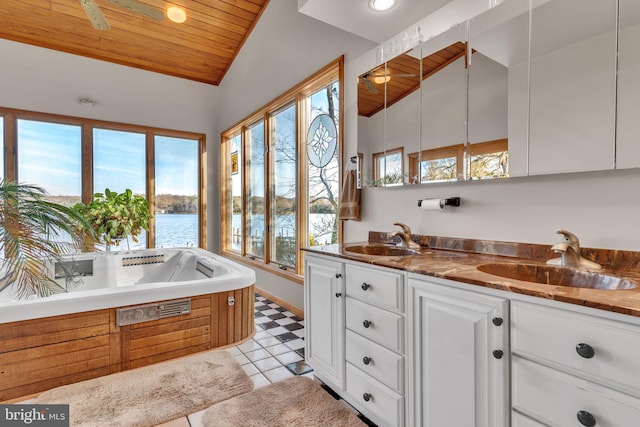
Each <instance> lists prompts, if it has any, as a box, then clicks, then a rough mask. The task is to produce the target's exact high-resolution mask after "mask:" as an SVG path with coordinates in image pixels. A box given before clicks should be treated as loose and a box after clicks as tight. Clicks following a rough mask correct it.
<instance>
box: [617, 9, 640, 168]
mask: <svg viewBox="0 0 640 427" xmlns="http://www.w3.org/2000/svg"><path fill="white" fill-rule="evenodd" d="M619 8H620V9H619V15H620V21H619V25H620V27H619V32H618V34H619V35H618V90H617V92H618V111H617V131H616V167H617V168H619V169H622V168H637V167H640V113H639V112H638V111H640V108H639V107H638V103H639V102H640V84H639V83H638V77H639V76H640V50H638V46H640V1H638V0H620V6H619Z"/></svg>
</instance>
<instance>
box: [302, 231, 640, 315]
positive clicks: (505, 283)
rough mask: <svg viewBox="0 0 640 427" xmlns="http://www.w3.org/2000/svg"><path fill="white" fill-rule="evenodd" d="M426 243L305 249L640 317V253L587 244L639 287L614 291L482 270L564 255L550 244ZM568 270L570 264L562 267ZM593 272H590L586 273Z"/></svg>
mask: <svg viewBox="0 0 640 427" xmlns="http://www.w3.org/2000/svg"><path fill="white" fill-rule="evenodd" d="M414 237H417V238H416V239H415V240H416V241H418V242H419V243H420V244H421V249H420V251H419V253H418V254H416V255H405V256H372V255H361V254H356V253H353V252H348V251H345V250H344V249H345V248H346V247H349V246H354V245H362V244H393V241H392V238H390V237H389V236H388V235H387V233H380V232H371V233H369V242H354V243H348V244H335V245H326V246H313V247H310V248H304V250H305V251H307V252H310V253H318V254H323V255H329V256H334V257H338V258H342V259H349V260H353V261H359V262H364V263H368V264H372V265H377V266H381V267H387V268H393V269H397V270H403V271H407V272H411V273H418V274H424V275H427V276H433V277H440V278H443V279H450V280H454V281H457V282H463V283H469V284H472V285H477V286H483V287H487V288H492V289H499V290H502V291H508V292H514V293H518V294H523V295H529V296H534V297H540V298H546V299H551V300H555V301H562V302H566V303H571V304H577V305H583V306H587V307H592V308H597V309H601V310H607V311H612V312H616V313H621V314H628V315H631V316H637V317H640V268H639V266H640V252H632V251H617V250H609V249H592V248H582V256H583V257H584V258H587V259H590V260H592V261H595V262H597V263H599V264H601V265H602V267H603V269H602V270H600V271H599V272H598V273H601V274H605V275H610V276H615V277H620V278H623V279H627V280H629V281H631V282H633V283H635V284H637V287H636V288H633V289H621V290H608V289H594V288H581V287H571V286H557V285H546V284H539V283H533V282H528V281H522V280H515V279H507V278H504V277H501V276H496V275H493V274H488V273H485V272H482V271H480V270H478V268H477V267H478V266H481V265H483V264H489V263H501V264H530V265H540V266H546V260H548V259H550V258H556V257H557V256H558V255H557V254H555V253H554V252H553V251H552V250H551V246H550V245H537V244H525V243H513V242H498V241H487V240H473V239H456V238H448V237H434V236H414ZM558 268H563V269H565V268H566V267H558ZM586 274H589V273H586Z"/></svg>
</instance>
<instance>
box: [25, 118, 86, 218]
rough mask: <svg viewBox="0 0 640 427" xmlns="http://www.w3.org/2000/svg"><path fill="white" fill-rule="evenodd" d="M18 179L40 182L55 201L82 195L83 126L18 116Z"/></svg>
mask: <svg viewBox="0 0 640 427" xmlns="http://www.w3.org/2000/svg"><path fill="white" fill-rule="evenodd" d="M17 136H18V138H17V145H18V181H19V182H24V183H28V184H34V185H38V186H39V187H42V188H44V189H45V191H46V192H47V193H48V194H49V199H50V200H51V201H53V202H56V203H60V204H63V205H66V206H71V205H74V204H75V203H77V202H79V201H80V200H81V197H82V167H81V163H82V161H81V149H82V139H81V136H82V127H81V126H77V125H68V124H61V123H50V122H44V121H37V120H24V119H18V121H17Z"/></svg>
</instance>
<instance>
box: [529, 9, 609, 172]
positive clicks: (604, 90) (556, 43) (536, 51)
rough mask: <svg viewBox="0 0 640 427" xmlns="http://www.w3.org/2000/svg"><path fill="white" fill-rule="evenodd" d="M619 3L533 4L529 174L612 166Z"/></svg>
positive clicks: (589, 169)
mask: <svg viewBox="0 0 640 427" xmlns="http://www.w3.org/2000/svg"><path fill="white" fill-rule="evenodd" d="M616 3H617V0H598V1H594V2H588V5H587V4H585V2H584V1H583V0H549V1H540V0H538V1H536V2H534V7H533V9H532V11H531V71H530V83H529V86H530V99H529V105H530V122H529V128H530V133H529V174H530V175H539V174H549V173H560V172H578V171H594V170H604V169H612V168H613V167H614V155H615V111H616V108H615V107H616V104H615V102H616V101H615V99H616V98H615V97H616V30H617V28H616V16H617V4H616Z"/></svg>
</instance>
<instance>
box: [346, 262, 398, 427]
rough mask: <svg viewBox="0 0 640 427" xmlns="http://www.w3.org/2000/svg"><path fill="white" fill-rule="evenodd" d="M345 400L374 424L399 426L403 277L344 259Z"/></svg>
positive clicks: (387, 270) (396, 272) (389, 270)
mask: <svg viewBox="0 0 640 427" xmlns="http://www.w3.org/2000/svg"><path fill="white" fill-rule="evenodd" d="M345 273H346V288H347V299H346V329H347V332H346V333H347V335H346V337H347V341H346V361H347V366H346V369H347V386H346V394H347V396H348V401H349V403H351V404H352V405H353V406H354V407H355V408H356V409H358V410H359V411H361V412H362V413H363V414H365V416H367V417H369V418H370V419H371V420H372V421H373V422H375V423H376V424H378V425H380V426H397V427H403V426H404V425H405V422H406V420H405V405H406V399H405V383H406V382H405V357H404V355H405V332H406V318H405V315H404V309H405V286H406V284H405V281H406V273H404V272H402V271H398V270H391V269H384V268H380V267H374V266H368V265H364V264H362V265H358V264H354V263H348V264H346V266H345Z"/></svg>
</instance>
